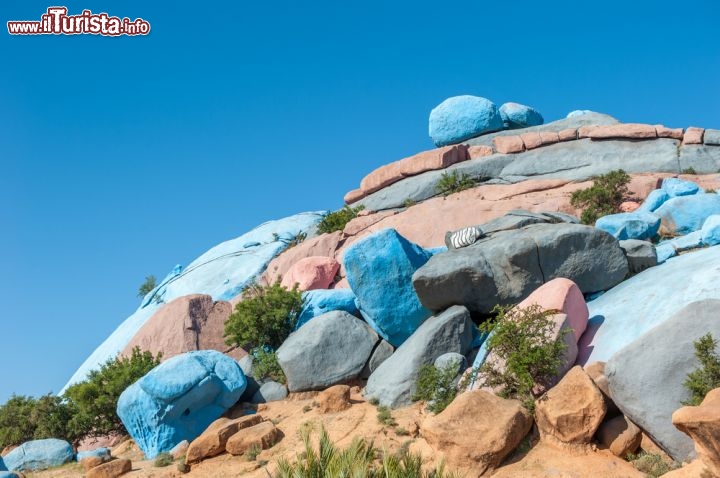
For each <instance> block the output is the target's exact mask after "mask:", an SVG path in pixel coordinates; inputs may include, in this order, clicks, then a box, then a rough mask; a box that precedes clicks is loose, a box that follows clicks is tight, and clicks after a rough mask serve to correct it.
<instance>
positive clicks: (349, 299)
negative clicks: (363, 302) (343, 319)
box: [295, 289, 360, 330]
mask: <svg viewBox="0 0 720 478" xmlns="http://www.w3.org/2000/svg"><path fill="white" fill-rule="evenodd" d="M303 300H304V303H303V309H302V312H300V316H299V317H298V321H297V325H296V326H295V330H297V329H299V328H300V327H302V326H303V325H304V324H306V323H307V322H308V321H309V320H310V319H312V318H314V317H317V316H319V315H323V314H325V313H327V312H331V311H333V310H342V311H344V312H347V313H348V314H352V315H355V316H359V315H360V312H359V311H358V308H357V305H355V294H354V293H353V291H352V290H350V289H315V290H310V291H307V292H305V293H303Z"/></svg>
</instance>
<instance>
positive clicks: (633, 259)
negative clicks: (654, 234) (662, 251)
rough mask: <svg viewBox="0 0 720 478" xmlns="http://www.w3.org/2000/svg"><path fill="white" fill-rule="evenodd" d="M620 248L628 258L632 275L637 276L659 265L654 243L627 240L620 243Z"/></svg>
mask: <svg viewBox="0 0 720 478" xmlns="http://www.w3.org/2000/svg"><path fill="white" fill-rule="evenodd" d="M620 248H621V249H622V250H623V252H624V253H625V257H626V258H627V261H628V269H629V270H630V274H637V273H639V272H642V271H644V270H645V269H648V268H650V267H655V266H656V265H657V263H658V258H657V253H656V252H655V246H654V245H653V244H652V242H648V241H640V240H637V239H626V240H624V241H620Z"/></svg>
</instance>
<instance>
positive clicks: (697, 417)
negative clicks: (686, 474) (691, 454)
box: [672, 388, 720, 476]
mask: <svg viewBox="0 0 720 478" xmlns="http://www.w3.org/2000/svg"><path fill="white" fill-rule="evenodd" d="M672 423H673V425H675V427H676V428H677V429H678V430H680V431H681V432H683V433H685V434H687V435H689V436H690V438H692V439H693V441H694V442H695V450H696V451H697V453H698V458H700V460H701V461H702V462H703V463H704V464H705V466H706V467H707V469H708V470H710V471H711V472H712V476H720V388H716V389H714V390H711V391H710V392H708V394H707V395H706V396H705V399H704V400H703V401H702V403H701V404H700V405H699V406H697V407H682V408H680V409H678V410H676V411H675V413H673V414H672Z"/></svg>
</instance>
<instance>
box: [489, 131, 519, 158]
mask: <svg viewBox="0 0 720 478" xmlns="http://www.w3.org/2000/svg"><path fill="white" fill-rule="evenodd" d="M493 145H494V146H495V150H496V151H497V152H498V153H503V154H510V153H520V152H522V151H524V150H525V145H524V144H523V140H522V138H521V137H520V136H515V135H512V136H495V137H494V138H493Z"/></svg>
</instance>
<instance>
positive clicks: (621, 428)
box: [597, 415, 642, 458]
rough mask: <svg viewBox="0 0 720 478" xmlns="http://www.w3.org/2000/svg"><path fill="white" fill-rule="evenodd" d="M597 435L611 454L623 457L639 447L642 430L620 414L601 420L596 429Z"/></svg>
mask: <svg viewBox="0 0 720 478" xmlns="http://www.w3.org/2000/svg"><path fill="white" fill-rule="evenodd" d="M597 437H598V440H599V441H600V443H602V444H603V445H604V446H605V447H607V448H608V449H609V450H610V451H611V452H612V453H613V455H615V456H619V457H621V458H625V457H626V456H627V455H628V453H635V451H636V450H637V449H638V448H639V447H640V442H641V441H642V430H640V429H639V428H638V427H637V425H635V424H634V423H633V422H631V421H630V420H628V419H627V418H625V417H624V416H622V415H620V416H618V417H615V418H611V419H610V420H606V421H605V422H603V424H602V425H600V428H599V429H598V432H597Z"/></svg>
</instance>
